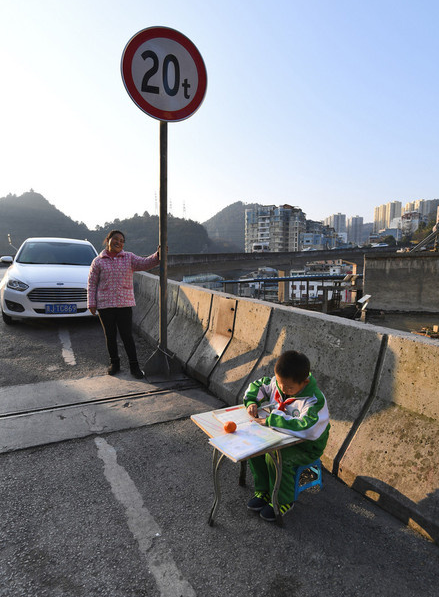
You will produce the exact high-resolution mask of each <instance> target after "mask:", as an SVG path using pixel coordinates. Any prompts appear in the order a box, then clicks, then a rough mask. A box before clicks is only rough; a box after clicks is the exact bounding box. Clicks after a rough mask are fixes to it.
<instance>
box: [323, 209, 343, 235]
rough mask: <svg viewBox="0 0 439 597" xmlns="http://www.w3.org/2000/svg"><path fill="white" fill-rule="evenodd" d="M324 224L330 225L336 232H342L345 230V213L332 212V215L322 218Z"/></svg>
mask: <svg viewBox="0 0 439 597" xmlns="http://www.w3.org/2000/svg"><path fill="white" fill-rule="evenodd" d="M323 223H324V225H325V226H330V227H331V228H334V230H335V231H336V232H337V234H343V233H345V232H346V215H345V214H341V213H338V214H333V215H332V216H328V217H327V218H325V220H324V222H323Z"/></svg>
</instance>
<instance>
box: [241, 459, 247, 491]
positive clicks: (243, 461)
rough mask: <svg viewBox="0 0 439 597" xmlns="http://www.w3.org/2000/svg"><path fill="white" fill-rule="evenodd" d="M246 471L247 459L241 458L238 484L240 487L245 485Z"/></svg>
mask: <svg viewBox="0 0 439 597" xmlns="http://www.w3.org/2000/svg"><path fill="white" fill-rule="evenodd" d="M246 473H247V460H242V461H241V470H240V472H239V485H241V487H245V485H246V481H245V478H246Z"/></svg>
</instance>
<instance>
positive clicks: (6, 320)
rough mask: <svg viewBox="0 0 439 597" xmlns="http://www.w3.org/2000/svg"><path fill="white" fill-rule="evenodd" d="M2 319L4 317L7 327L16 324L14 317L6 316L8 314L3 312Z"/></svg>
mask: <svg viewBox="0 0 439 597" xmlns="http://www.w3.org/2000/svg"><path fill="white" fill-rule="evenodd" d="M2 317H3V321H4V322H5V323H6V325H12V324H13V323H14V320H13V319H12V317H11V316H10V315H6V313H4V312H3V311H2Z"/></svg>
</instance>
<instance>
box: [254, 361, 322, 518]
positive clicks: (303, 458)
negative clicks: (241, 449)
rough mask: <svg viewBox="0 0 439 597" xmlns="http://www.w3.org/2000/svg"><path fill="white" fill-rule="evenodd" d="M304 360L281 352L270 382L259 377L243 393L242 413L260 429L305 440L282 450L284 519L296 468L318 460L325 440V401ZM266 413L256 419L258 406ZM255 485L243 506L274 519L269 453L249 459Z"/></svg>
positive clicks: (280, 498)
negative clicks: (266, 414) (258, 425)
mask: <svg viewBox="0 0 439 597" xmlns="http://www.w3.org/2000/svg"><path fill="white" fill-rule="evenodd" d="M309 368H310V363H309V359H308V358H307V357H306V356H305V355H304V354H302V353H300V352H296V351H295V350H288V351H286V352H284V353H283V354H282V355H281V356H280V357H279V358H278V360H277V361H276V364H275V367H274V373H275V376H274V377H273V378H270V377H263V378H262V379H259V380H257V381H254V382H253V383H251V384H250V385H249V387H248V388H247V391H246V392H245V395H244V404H245V406H246V408H247V412H248V413H249V415H250V416H251V417H254V420H255V421H256V422H257V423H259V424H260V425H267V426H269V427H272V428H273V429H276V430H277V431H281V432H282V433H287V434H290V435H294V436H296V437H300V438H301V439H303V440H305V441H303V442H301V443H298V444H293V445H292V446H290V447H287V448H284V449H283V450H282V478H281V482H280V487H279V493H278V501H279V510H280V513H281V514H282V515H284V514H285V513H286V512H287V511H288V510H289V509H290V508H292V507H293V505H294V477H295V473H296V469H297V467H298V466H300V465H304V464H309V463H311V462H313V461H314V460H316V459H317V458H320V456H321V455H322V454H323V450H324V449H325V446H326V443H327V441H328V436H329V428H330V424H329V413H328V407H327V405H326V398H325V396H324V395H323V393H322V392H321V391H320V390H319V388H318V387H317V383H316V380H315V379H314V377H313V376H312V375H311V374H310V372H309ZM261 407H264V409H267V410H269V411H270V414H269V415H268V416H267V418H265V419H264V418H260V417H258V408H261ZM249 464H250V470H251V471H252V474H253V477H254V482H255V494H254V497H253V498H252V499H251V500H250V501H249V502H248V504H247V508H249V510H254V511H256V512H260V516H261V517H262V518H263V519H264V520H268V521H270V522H272V521H275V520H276V517H275V514H274V509H273V505H272V504H271V503H270V500H271V495H272V493H273V487H274V483H275V479H276V469H275V466H274V464H273V461H272V460H271V457H270V456H269V454H265V455H263V456H257V457H256V458H251V459H250V460H249Z"/></svg>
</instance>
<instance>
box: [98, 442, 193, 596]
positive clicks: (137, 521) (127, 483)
mask: <svg viewBox="0 0 439 597" xmlns="http://www.w3.org/2000/svg"><path fill="white" fill-rule="evenodd" d="M95 443H96V446H97V448H98V457H99V458H100V459H101V460H103V462H104V475H105V477H106V479H107V481H108V482H109V483H110V486H111V490H112V492H113V494H114V496H115V498H116V499H117V501H118V502H120V503H121V504H122V505H123V506H124V507H125V514H126V518H127V523H128V527H129V529H130V531H131V533H132V534H133V536H134V538H135V539H136V540H137V542H138V544H139V549H140V551H141V553H142V554H143V555H144V556H145V557H146V558H147V562H148V567H149V570H150V572H151V573H152V574H153V576H154V578H155V581H156V583H157V588H158V589H159V591H160V595H162V597H196V596H195V591H194V590H193V588H192V586H191V585H190V584H189V582H188V581H186V580H185V579H183V577H182V574H181V573H180V571H179V569H178V568H177V565H176V564H175V562H174V560H173V559H172V556H171V553H170V550H169V549H168V548H167V547H166V544H165V542H164V541H163V539H162V538H161V535H162V533H161V530H160V527H159V526H158V525H157V523H156V521H155V520H154V518H153V517H152V515H151V514H150V512H149V511H148V509H147V508H146V507H145V505H144V503H143V500H142V496H141V495H140V493H139V491H138V489H137V487H136V485H135V484H134V482H133V480H132V479H131V477H130V476H129V475H128V473H127V472H126V470H125V469H124V468H123V467H122V466H120V465H119V464H118V463H117V454H116V450H115V449H114V448H113V446H111V445H110V444H109V443H108V442H106V441H105V439H103V438H102V437H97V438H95Z"/></svg>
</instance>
